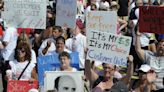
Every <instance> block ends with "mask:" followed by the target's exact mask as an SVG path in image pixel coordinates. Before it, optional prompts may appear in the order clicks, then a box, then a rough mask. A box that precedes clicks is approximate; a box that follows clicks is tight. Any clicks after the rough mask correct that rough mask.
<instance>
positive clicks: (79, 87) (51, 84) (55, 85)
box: [44, 71, 84, 92]
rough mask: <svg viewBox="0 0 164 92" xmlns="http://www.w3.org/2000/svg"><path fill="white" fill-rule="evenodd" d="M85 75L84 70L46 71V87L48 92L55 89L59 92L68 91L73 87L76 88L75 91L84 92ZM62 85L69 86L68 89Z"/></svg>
mask: <svg viewBox="0 0 164 92" xmlns="http://www.w3.org/2000/svg"><path fill="white" fill-rule="evenodd" d="M83 76H84V72H83V71H76V72H70V71H68V72H66V71H46V72H45V79H44V83H45V85H44V89H45V91H46V92H47V91H48V90H55V89H56V90H57V92H68V90H70V88H71V89H74V90H72V91H73V92H84V82H83V79H82V77H83ZM62 87H67V88H68V89H64V88H62ZM61 88H62V89H61Z"/></svg>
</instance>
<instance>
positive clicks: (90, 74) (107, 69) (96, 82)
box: [85, 55, 133, 92]
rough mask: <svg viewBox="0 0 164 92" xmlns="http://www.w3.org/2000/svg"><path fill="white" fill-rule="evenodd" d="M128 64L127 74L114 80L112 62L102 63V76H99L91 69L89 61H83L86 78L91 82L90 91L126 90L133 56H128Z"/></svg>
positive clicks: (131, 70)
mask: <svg viewBox="0 0 164 92" xmlns="http://www.w3.org/2000/svg"><path fill="white" fill-rule="evenodd" d="M128 61H129V66H128V71H127V75H126V76H125V77H123V78H122V79H120V81H118V82H115V81H114V78H113V76H114V72H115V68H114V65H112V64H106V63H105V64H104V65H103V72H104V75H103V76H99V75H98V74H97V73H96V72H95V71H94V70H93V69H91V65H90V61H86V62H85V73H86V77H87V79H89V80H90V82H91V84H92V85H91V87H92V88H93V89H92V92H108V91H111V92H115V91H118V92H120V90H121V92H128V88H127V85H129V84H130V80H131V76H132V74H133V56H131V55H130V56H129V57H128ZM117 84H118V85H122V86H121V87H119V88H117Z"/></svg>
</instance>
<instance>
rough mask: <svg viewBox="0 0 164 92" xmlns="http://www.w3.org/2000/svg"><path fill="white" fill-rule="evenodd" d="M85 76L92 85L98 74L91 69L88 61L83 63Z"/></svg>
mask: <svg viewBox="0 0 164 92" xmlns="http://www.w3.org/2000/svg"><path fill="white" fill-rule="evenodd" d="M85 76H86V78H87V79H89V81H90V82H91V84H92V83H94V82H95V81H96V80H97V79H98V77H99V76H98V74H97V73H96V72H95V71H94V70H93V69H92V68H91V63H90V60H86V61H85Z"/></svg>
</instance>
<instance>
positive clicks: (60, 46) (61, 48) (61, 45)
mask: <svg viewBox="0 0 164 92" xmlns="http://www.w3.org/2000/svg"><path fill="white" fill-rule="evenodd" d="M64 47H65V44H64V42H63V40H58V41H57V42H56V51H57V52H59V53H60V52H63V51H64Z"/></svg>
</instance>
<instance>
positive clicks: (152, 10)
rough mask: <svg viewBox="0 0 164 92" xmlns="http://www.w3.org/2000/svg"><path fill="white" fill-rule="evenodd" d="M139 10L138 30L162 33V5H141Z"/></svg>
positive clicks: (163, 27) (163, 22)
mask: <svg viewBox="0 0 164 92" xmlns="http://www.w3.org/2000/svg"><path fill="white" fill-rule="evenodd" d="M139 11H140V14H139V27H140V28H139V31H140V32H149V33H158V34H164V31H163V29H164V7H157V6H149V7H147V6H142V7H140V8H139Z"/></svg>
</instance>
